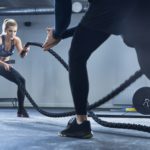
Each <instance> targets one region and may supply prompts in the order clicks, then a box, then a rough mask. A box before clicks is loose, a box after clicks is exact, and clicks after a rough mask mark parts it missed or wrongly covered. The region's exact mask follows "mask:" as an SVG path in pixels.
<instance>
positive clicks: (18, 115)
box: [17, 108, 29, 118]
mask: <svg viewBox="0 0 150 150" xmlns="http://www.w3.org/2000/svg"><path fill="white" fill-rule="evenodd" d="M17 117H24V118H29V114H28V113H27V111H26V110H25V109H24V108H23V109H21V110H18V112H17Z"/></svg>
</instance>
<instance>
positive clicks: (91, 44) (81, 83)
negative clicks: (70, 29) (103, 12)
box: [69, 26, 110, 115]
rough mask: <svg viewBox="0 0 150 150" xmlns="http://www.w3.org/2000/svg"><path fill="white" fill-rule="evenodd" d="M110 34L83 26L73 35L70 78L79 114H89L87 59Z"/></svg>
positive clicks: (70, 52)
mask: <svg viewBox="0 0 150 150" xmlns="http://www.w3.org/2000/svg"><path fill="white" fill-rule="evenodd" d="M109 36H110V34H106V33H103V32H100V31H94V30H90V29H88V28H85V27H82V26H79V27H78V28H77V29H76V32H75V34H74V36H73V40H72V43H71V48H70V51H69V80H70V86H71V92H72V96H73V101H74V105H75V110H76V114H77V115H86V114H87V97H88V92H89V83H88V75H87V68H86V64H87V60H88V58H89V57H90V55H91V54H92V52H93V51H95V50H96V49H97V48H98V47H99V46H100V45H101V44H102V43H103V42H104V41H105V40H106V39H107V38H108V37H109Z"/></svg>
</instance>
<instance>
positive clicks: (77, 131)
mask: <svg viewBox="0 0 150 150" xmlns="http://www.w3.org/2000/svg"><path fill="white" fill-rule="evenodd" d="M59 135H60V136H65V137H74V138H81V139H89V138H92V137H93V134H92V131H91V125H90V122H89V121H84V122H83V123H81V124H77V121H76V118H72V119H70V121H69V122H68V125H67V127H66V129H65V130H63V131H61V132H60V133H59Z"/></svg>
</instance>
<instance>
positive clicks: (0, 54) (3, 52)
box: [0, 35, 15, 57]
mask: <svg viewBox="0 0 150 150" xmlns="http://www.w3.org/2000/svg"><path fill="white" fill-rule="evenodd" d="M14 48H15V45H14V42H13V40H12V42H11V48H10V50H5V35H2V44H1V45H0V57H8V56H11V55H13V54H14V51H15V50H14Z"/></svg>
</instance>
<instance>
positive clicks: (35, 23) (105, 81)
mask: <svg viewBox="0 0 150 150" xmlns="http://www.w3.org/2000/svg"><path fill="white" fill-rule="evenodd" d="M82 15H83V14H74V15H73V17H72V24H71V26H73V25H76V24H77V23H78V21H79V20H80V18H81V17H82ZM10 17H11V18H14V19H16V20H17V21H18V24H19V31H18V36H20V37H21V38H22V41H23V43H24V44H25V43H26V42H28V41H31V42H32V41H34V42H44V40H45V37H46V27H47V26H54V16H53V15H35V16H34V15H32V16H3V17H0V23H1V24H2V20H3V19H4V18H10ZM25 21H31V22H32V26H31V27H25V26H24V24H23V23H24V22H25ZM89 36H90V35H89ZM70 42H71V38H69V39H67V40H63V41H61V42H60V44H59V45H58V46H56V47H55V48H54V50H55V51H56V52H57V53H58V54H60V56H61V57H62V58H63V59H64V60H65V61H66V62H67V61H68V49H69V46H70ZM13 58H15V59H16V64H14V65H13V66H14V68H16V69H17V70H18V71H19V72H20V73H21V74H22V75H23V76H24V77H25V79H26V87H27V90H28V91H29V93H30V94H31V96H32V97H33V98H34V99H35V101H36V102H37V103H38V104H39V105H40V106H46V107H72V106H73V103H72V97H71V92H70V87H69V82H68V73H67V71H66V70H65V69H64V68H63V67H62V66H61V65H60V64H59V63H58V62H57V60H56V59H55V58H54V57H53V56H51V55H50V54H49V53H47V52H43V51H42V49H40V48H37V47H31V50H30V52H29V54H28V56H27V57H26V58H25V59H21V58H19V57H18V55H17V53H15V54H14V56H13ZM138 69H139V65H138V62H137V58H136V53H135V51H134V49H132V48H129V47H127V46H126V45H125V44H124V43H123V42H122V39H121V38H120V37H119V36H111V37H110V38H109V39H108V40H107V41H106V42H105V43H104V44H103V45H102V46H101V47H100V48H98V50H97V51H96V52H95V53H93V55H92V56H91V58H90V59H89V61H88V71H89V80H90V93H89V102H90V103H93V102H95V101H97V100H99V99H100V98H102V97H103V96H105V95H106V94H108V93H109V92H111V91H112V90H113V89H115V88H116V87H117V86H119V85H120V84H121V83H122V82H123V81H124V80H126V79H127V78H128V77H129V76H130V75H132V74H133V73H134V72H135V71H136V70H138ZM0 84H1V86H0V97H16V90H17V88H16V85H15V84H13V83H11V82H9V81H8V80H6V79H4V78H2V77H0ZM149 84H150V83H149V80H148V79H147V78H146V77H145V76H143V77H142V78H140V79H139V80H137V81H136V82H135V83H134V84H132V85H131V86H130V87H129V88H128V89H126V90H125V91H124V92H122V93H121V94H120V95H119V96H117V97H115V98H114V99H113V100H111V101H110V102H108V103H107V104H105V105H104V107H113V106H114V104H131V99H132V96H133V93H134V92H135V91H136V90H137V89H138V88H139V87H141V86H149ZM1 105H4V104H2V103H0V106H1ZM5 105H7V103H6V104H5ZM8 105H9V104H8ZM26 105H27V106H30V103H29V102H28V100H26Z"/></svg>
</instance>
